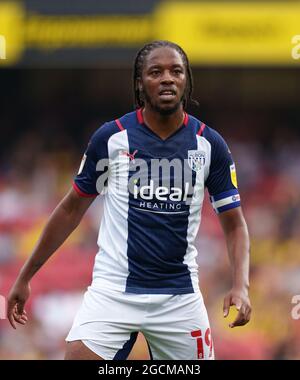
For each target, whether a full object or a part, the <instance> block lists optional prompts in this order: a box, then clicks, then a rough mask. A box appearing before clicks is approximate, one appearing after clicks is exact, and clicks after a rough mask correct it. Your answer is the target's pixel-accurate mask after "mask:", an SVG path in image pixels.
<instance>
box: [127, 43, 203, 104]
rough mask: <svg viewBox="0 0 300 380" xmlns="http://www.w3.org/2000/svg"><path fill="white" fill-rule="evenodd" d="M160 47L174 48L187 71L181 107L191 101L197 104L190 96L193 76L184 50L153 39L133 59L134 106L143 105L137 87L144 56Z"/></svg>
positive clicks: (172, 44) (173, 44) (175, 45)
mask: <svg viewBox="0 0 300 380" xmlns="http://www.w3.org/2000/svg"><path fill="white" fill-rule="evenodd" d="M161 47H169V48H171V49H174V50H176V51H177V52H178V53H179V54H180V55H181V57H182V60H183V63H184V66H185V69H186V73H187V84H186V88H185V91H184V94H183V100H182V103H183V108H184V109H185V108H186V106H187V104H188V102H191V103H193V104H195V105H199V103H198V102H197V101H196V100H194V99H193V98H192V93H193V76H192V70H191V67H190V63H189V60H188V57H187V55H186V53H185V52H184V50H183V49H182V48H181V47H180V46H179V45H177V44H175V43H174V42H170V41H164V40H158V41H153V42H150V43H148V44H146V45H145V46H143V47H142V48H141V49H140V50H139V51H138V53H137V55H136V57H135V60H134V71H133V90H134V103H135V107H136V108H140V107H143V106H144V104H145V103H144V100H143V98H142V96H141V92H140V90H139V87H138V83H137V81H138V79H141V78H142V71H143V67H144V64H145V59H146V57H147V56H148V55H149V54H150V53H151V51H153V50H155V49H157V48H161Z"/></svg>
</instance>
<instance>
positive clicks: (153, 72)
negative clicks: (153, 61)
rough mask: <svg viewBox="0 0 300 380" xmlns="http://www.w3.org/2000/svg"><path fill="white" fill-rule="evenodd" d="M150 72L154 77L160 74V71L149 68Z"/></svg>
mask: <svg viewBox="0 0 300 380" xmlns="http://www.w3.org/2000/svg"><path fill="white" fill-rule="evenodd" d="M150 74H151V75H152V76H154V77H156V76H158V75H159V74H160V71H159V70H157V69H156V70H151V72H150Z"/></svg>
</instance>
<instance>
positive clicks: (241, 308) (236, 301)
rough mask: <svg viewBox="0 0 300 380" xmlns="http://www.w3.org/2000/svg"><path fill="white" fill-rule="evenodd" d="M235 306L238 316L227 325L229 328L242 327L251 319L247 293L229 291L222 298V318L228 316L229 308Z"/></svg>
mask: <svg viewBox="0 0 300 380" xmlns="http://www.w3.org/2000/svg"><path fill="white" fill-rule="evenodd" d="M233 305H235V307H236V309H237V310H238V315H237V317H236V318H235V320H234V321H233V322H232V323H230V324H229V327H231V328H233V327H236V326H244V325H245V324H247V323H248V322H249V321H250V318H251V304H250V299H249V297H248V292H246V291H245V290H239V289H231V291H230V292H229V293H228V294H227V296H226V297H225V298H224V305H223V313H224V318H226V317H227V316H228V314H229V309H230V307H231V306H233Z"/></svg>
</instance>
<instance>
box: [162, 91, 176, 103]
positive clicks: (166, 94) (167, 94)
mask: <svg viewBox="0 0 300 380" xmlns="http://www.w3.org/2000/svg"><path fill="white" fill-rule="evenodd" d="M158 95H159V97H160V99H162V100H167V101H168V100H173V99H174V98H175V97H176V91H174V90H173V89H168V90H161V91H160V92H159V93H158Z"/></svg>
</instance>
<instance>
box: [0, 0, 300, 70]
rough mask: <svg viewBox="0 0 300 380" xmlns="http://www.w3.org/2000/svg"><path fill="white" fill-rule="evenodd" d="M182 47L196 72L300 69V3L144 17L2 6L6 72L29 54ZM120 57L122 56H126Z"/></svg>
mask: <svg viewBox="0 0 300 380" xmlns="http://www.w3.org/2000/svg"><path fill="white" fill-rule="evenodd" d="M153 39H167V40H170V41H174V42H176V43H178V44H179V45H181V46H182V47H183V48H184V49H185V50H186V52H187V53H188V56H189V58H190V61H191V63H193V64H216V65H217V64H218V65H224V64H225V65H226V64H228V65H232V64H238V65H253V64H254V65H255V64H258V65H261V64H268V65H277V64H298V65H299V64H300V3H298V2H288V1H287V2H246V3H245V2H212V3H209V2H195V1H187V2H185V1H161V2H158V3H157V6H156V8H155V9H154V11H153V13H151V14H150V13H149V14H142V15H117V14H115V15H108V16H106V15H101V14H98V15H97V14H93V12H92V10H91V13H90V14H89V15H86V14H85V15H69V14H67V15H66V14H64V15H63V14H59V15H49V14H48V15H45V14H37V13H29V12H28V11H26V10H25V9H24V8H23V7H22V3H20V2H12V1H10V2H1V3H0V65H3V64H8V65H9V64H13V63H17V62H18V61H19V60H20V59H21V57H22V54H23V52H24V51H26V50H27V49H36V50H38V51H47V53H50V54H51V51H54V50H56V49H68V48H70V47H71V48H75V49H76V48H78V49H82V48H95V49H97V48H103V47H106V48H110V47H111V48H118V47H122V48H124V47H125V48H126V47H128V48H129V47H136V48H139V47H140V46H142V45H143V44H144V43H146V42H149V41H151V40H153ZM120 54H121V53H120Z"/></svg>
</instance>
